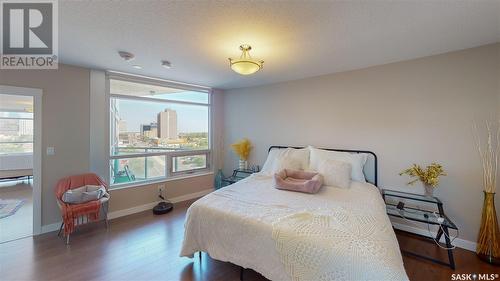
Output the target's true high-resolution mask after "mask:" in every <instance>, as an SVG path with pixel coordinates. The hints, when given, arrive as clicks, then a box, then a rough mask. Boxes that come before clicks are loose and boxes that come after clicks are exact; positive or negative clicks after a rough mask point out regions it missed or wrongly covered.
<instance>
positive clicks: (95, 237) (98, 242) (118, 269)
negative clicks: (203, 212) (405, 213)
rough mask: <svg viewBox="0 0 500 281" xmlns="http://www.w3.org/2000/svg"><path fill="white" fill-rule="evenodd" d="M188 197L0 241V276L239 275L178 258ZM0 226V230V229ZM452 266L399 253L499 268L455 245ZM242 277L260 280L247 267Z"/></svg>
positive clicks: (415, 245)
mask: <svg viewBox="0 0 500 281" xmlns="http://www.w3.org/2000/svg"><path fill="white" fill-rule="evenodd" d="M190 203H191V202H183V203H179V204H177V205H176V206H175V209H174V211H172V212H171V213H169V214H167V215H164V216H154V215H153V214H152V213H151V212H143V213H139V214H134V215H131V216H127V217H122V218H118V219H115V220H112V221H111V223H110V228H109V229H108V230H106V229H105V228H104V226H103V224H94V225H89V226H87V227H83V228H81V229H80V230H78V231H77V232H76V233H75V234H74V235H72V238H71V245H69V246H66V245H65V244H64V242H63V240H62V239H61V238H58V237H57V235H56V233H55V232H54V233H48V234H44V235H41V236H38V237H36V238H25V239H20V240H16V241H13V242H8V243H4V244H0V280H6V281H7V280H203V281H208V280H239V267H237V266H236V265H232V264H230V263H225V262H220V261H216V260H213V259H211V258H210V257H208V256H207V255H206V254H203V260H202V262H201V264H200V263H199V261H198V259H197V258H195V259H188V258H180V257H179V250H180V247H181V244H182V239H183V235H184V217H185V212H186V209H187V207H188V206H189V204H190ZM0 231H1V230H0ZM397 235H398V239H399V242H400V246H401V247H402V248H404V249H407V250H418V251H420V252H421V253H425V254H428V255H435V256H436V257H441V258H443V259H445V258H446V252H445V251H443V250H441V249H439V248H438V247H437V246H435V245H433V244H430V243H428V242H425V241H421V240H419V239H417V238H414V237H413V236H410V235H407V234H404V233H397ZM455 258H456V264H457V270H456V271H452V270H451V269H449V268H447V267H444V266H441V265H436V264H433V263H430V262H427V261H422V260H418V259H415V258H412V257H406V256H405V257H404V262H405V268H406V271H407V273H408V276H409V277H410V279H411V280H412V281H413V280H425V281H431V280H451V274H452V273H500V268H499V267H494V266H491V265H488V264H486V263H484V262H482V261H480V260H479V259H478V258H477V257H476V255H475V253H473V252H470V251H466V250H462V249H456V250H455ZM244 280H245V281H251V280H253V281H255V280H266V279H264V278H263V277H261V276H260V275H259V274H258V273H256V272H254V271H252V270H246V271H245V279H244Z"/></svg>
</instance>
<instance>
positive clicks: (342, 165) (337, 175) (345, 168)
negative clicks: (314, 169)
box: [318, 159, 351, 188]
mask: <svg viewBox="0 0 500 281" xmlns="http://www.w3.org/2000/svg"><path fill="white" fill-rule="evenodd" d="M318 173H320V174H321V175H322V176H323V184H325V185H331V186H336V187H340V188H349V187H350V185H351V164H349V163H347V162H342V161H337V160H332V159H329V160H323V161H322V162H321V163H320V164H319V167H318Z"/></svg>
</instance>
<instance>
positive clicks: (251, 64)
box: [229, 45, 264, 75]
mask: <svg viewBox="0 0 500 281" xmlns="http://www.w3.org/2000/svg"><path fill="white" fill-rule="evenodd" d="M251 49H252V47H250V46H249V45H241V46H240V50H241V51H242V54H241V56H240V58H237V59H232V58H229V64H230V66H231V69H232V70H234V72H236V73H239V74H241V75H250V74H253V73H255V72H257V71H259V70H261V69H262V66H263V64H264V61H262V60H256V59H252V57H250V54H249V51H250V50H251Z"/></svg>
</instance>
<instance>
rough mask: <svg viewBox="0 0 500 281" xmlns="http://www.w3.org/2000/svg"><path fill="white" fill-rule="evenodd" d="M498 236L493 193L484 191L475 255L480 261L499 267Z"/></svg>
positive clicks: (499, 248) (499, 249)
mask: <svg viewBox="0 0 500 281" xmlns="http://www.w3.org/2000/svg"><path fill="white" fill-rule="evenodd" d="M499 234H500V232H499V230H498V220H497V213H496V210H495V193H494V192H486V191H484V202H483V214H482V216H481V227H480V228H479V235H478V238H477V248H476V253H477V255H478V257H479V258H480V259H482V260H484V261H486V262H488V263H491V264H496V265H500V241H499V239H500V237H499Z"/></svg>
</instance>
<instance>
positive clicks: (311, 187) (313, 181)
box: [274, 169, 323, 193]
mask: <svg viewBox="0 0 500 281" xmlns="http://www.w3.org/2000/svg"><path fill="white" fill-rule="evenodd" d="M322 184H323V177H322V176H321V175H320V174H319V173H314V172H305V171H299V170H291V169H283V170H281V171H280V172H278V173H276V174H274V187H275V188H277V189H282V190H290V191H297V192H304V193H316V192H318V191H319V189H320V188H321V185H322Z"/></svg>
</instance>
